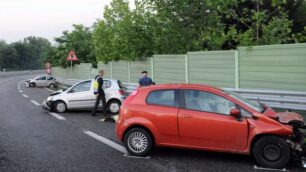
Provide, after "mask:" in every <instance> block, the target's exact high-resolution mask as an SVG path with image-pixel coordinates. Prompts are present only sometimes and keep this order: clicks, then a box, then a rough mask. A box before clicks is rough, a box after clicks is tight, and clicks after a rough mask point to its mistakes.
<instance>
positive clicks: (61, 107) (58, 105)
mask: <svg viewBox="0 0 306 172" xmlns="http://www.w3.org/2000/svg"><path fill="white" fill-rule="evenodd" d="M53 109H54V110H55V111H56V112H58V113H64V112H65V111H66V110H67V105H66V103H65V102H63V101H56V102H54V104H53Z"/></svg>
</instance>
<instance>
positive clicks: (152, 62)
mask: <svg viewBox="0 0 306 172" xmlns="http://www.w3.org/2000/svg"><path fill="white" fill-rule="evenodd" d="M151 77H152V80H153V81H154V57H151Z"/></svg>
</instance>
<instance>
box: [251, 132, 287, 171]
mask: <svg viewBox="0 0 306 172" xmlns="http://www.w3.org/2000/svg"><path fill="white" fill-rule="evenodd" d="M253 156H254V158H255V160H256V162H257V163H258V165H259V166H262V167H268V168H283V167H285V166H286V165H287V164H288V162H289V161H290V148H289V145H288V144H287V143H286V142H285V140H283V139H282V138H280V137H277V136H264V137H262V138H260V139H259V140H258V141H256V143H255V144H254V147H253Z"/></svg>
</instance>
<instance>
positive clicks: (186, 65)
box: [185, 54, 189, 83]
mask: <svg viewBox="0 0 306 172" xmlns="http://www.w3.org/2000/svg"><path fill="white" fill-rule="evenodd" d="M185 82H186V83H189V64H188V54H186V55H185Z"/></svg>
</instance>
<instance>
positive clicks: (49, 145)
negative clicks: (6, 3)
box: [0, 76, 306, 172]
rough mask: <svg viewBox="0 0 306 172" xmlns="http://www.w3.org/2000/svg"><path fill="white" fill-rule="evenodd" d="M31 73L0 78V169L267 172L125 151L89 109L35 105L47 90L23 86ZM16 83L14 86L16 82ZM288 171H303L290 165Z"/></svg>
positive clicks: (216, 159) (209, 159) (179, 154)
mask: <svg viewBox="0 0 306 172" xmlns="http://www.w3.org/2000/svg"><path fill="white" fill-rule="evenodd" d="M30 77H33V76H13V77H4V78H0V171H1V172H6V171H9V172H10V171H65V172H68V171H86V172H87V171H99V172H101V171H115V172H116V171H133V172H134V171H135V172H137V171H140V172H146V171H154V172H164V171H165V172H176V171H182V172H185V171H214V172H216V171H222V172H225V171H266V170H259V169H255V168H254V165H255V164H254V160H253V159H252V158H251V157H249V156H244V155H235V154H224V153H214V152H204V151H193V150H182V149H168V148H162V149H155V150H154V152H153V153H152V155H151V156H150V157H146V158H136V157H130V156H126V155H125V149H124V148H123V146H122V144H121V143H120V142H119V141H118V140H117V139H116V137H115V131H114V127H115V124H114V123H110V122H102V121H100V118H101V117H99V116H97V117H92V116H90V112H86V111H83V112H77V111H74V112H68V113H64V114H53V115H52V114H50V113H48V112H46V111H44V110H42V109H41V107H40V103H41V102H42V101H43V100H44V99H46V97H47V96H48V95H49V94H50V93H51V92H50V91H48V90H47V89H45V88H26V87H24V86H23V84H22V81H23V80H24V79H28V78H30ZM18 85H19V86H18ZM286 170H287V171H306V170H305V169H302V168H300V167H296V166H295V165H294V164H291V165H289V166H288V167H287V168H286Z"/></svg>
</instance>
